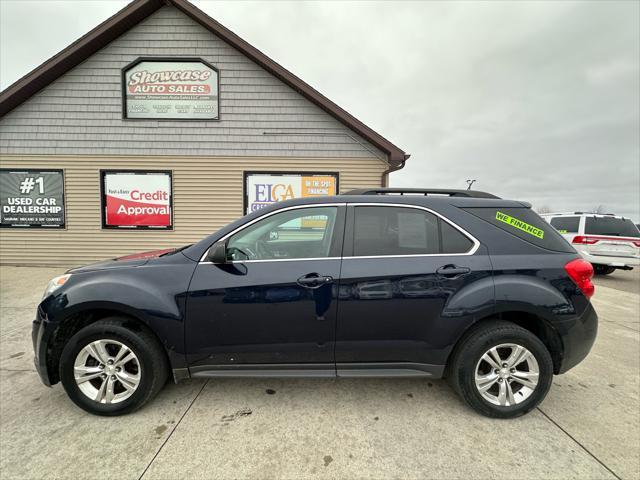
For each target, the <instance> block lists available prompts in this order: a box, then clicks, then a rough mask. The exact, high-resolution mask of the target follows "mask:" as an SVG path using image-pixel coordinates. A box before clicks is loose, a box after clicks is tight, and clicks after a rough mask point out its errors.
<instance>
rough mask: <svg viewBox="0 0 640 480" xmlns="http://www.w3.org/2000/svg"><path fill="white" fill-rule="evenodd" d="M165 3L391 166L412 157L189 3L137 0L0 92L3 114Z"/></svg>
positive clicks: (171, 0) (0, 111)
mask: <svg viewBox="0 0 640 480" xmlns="http://www.w3.org/2000/svg"><path fill="white" fill-rule="evenodd" d="M164 5H171V6H174V7H176V8H177V9H178V10H180V11H181V12H183V13H185V14H186V15H187V16H189V17H191V18H192V19H193V20H195V21H196V22H198V23H199V24H200V25H202V26H203V27H205V28H207V29H208V30H209V31H210V32H211V33H213V34H214V35H216V36H218V37H219V38H221V39H222V40H224V41H225V42H227V43H228V44H229V45H231V46H232V47H234V48H235V49H236V50H238V51H240V52H241V53H242V54H244V55H245V56H247V57H248V58H250V59H251V60H253V61H254V62H255V63H257V64H258V65H259V66H261V67H262V68H264V69H265V70H266V71H268V72H269V73H271V74H272V75H273V76H275V77H276V78H278V79H280V80H281V81H283V82H284V83H285V84H287V85H289V86H290V87H291V88H293V89H294V90H295V91H297V92H298V93H300V94H301V95H302V96H304V97H305V98H307V99H308V100H309V101H311V102H313V103H314V104H316V105H317V106H318V107H320V108H321V109H322V110H324V111H325V112H327V113H328V114H330V115H331V116H333V117H335V118H336V119H337V120H339V121H340V122H342V123H343V124H344V125H346V126H347V127H348V128H350V129H351V130H353V131H354V132H356V133H358V134H359V135H360V136H362V137H363V138H365V139H366V140H368V141H369V142H370V143H372V144H373V145H375V146H376V147H378V148H379V149H380V150H382V151H383V152H385V153H387V154H388V155H389V163H390V164H391V165H392V166H397V167H400V166H401V165H403V164H404V162H405V160H406V159H407V158H409V155H408V154H405V153H404V151H402V150H401V149H400V148H398V147H397V146H395V145H394V144H393V143H391V142H390V141H389V140H387V139H386V138H384V137H383V136H382V135H380V134H379V133H377V132H375V131H374V130H372V129H371V128H369V127H368V126H366V125H365V124H364V123H362V122H361V121H360V120H358V119H357V118H355V117H354V116H353V115H351V114H350V113H349V112H347V111H346V110H344V109H343V108H341V107H339V106H338V105H336V104H335V103H333V102H332V101H331V100H329V99H328V98H327V97H325V96H324V95H322V94H321V93H320V92H318V91H317V90H316V89H314V88H313V87H312V86H310V85H309V84H308V83H306V82H304V81H303V80H301V79H300V78H298V77H297V76H295V75H294V74H293V73H291V72H290V71H289V70H287V69H286V68H284V67H283V66H282V65H280V64H278V63H277V62H275V61H274V60H272V59H271V58H269V57H268V56H266V55H265V54H264V53H262V52H261V51H260V50H258V49H257V48H255V47H254V46H252V45H250V44H249V43H247V42H246V41H245V40H243V39H242V38H240V37H239V36H238V35H236V34H235V33H233V32H232V31H231V30H229V29H228V28H226V27H225V26H223V25H221V24H220V23H218V22H217V21H215V20H214V19H213V18H211V17H210V16H208V15H207V14H206V13H204V12H203V11H202V10H200V9H199V8H197V7H195V6H194V5H192V4H191V3H189V2H188V1H187V0H134V1H133V2H131V3H130V4H129V5H127V6H126V7H125V8H123V9H122V10H120V11H119V12H118V13H116V14H115V15H113V16H112V17H111V18H109V19H107V20H106V21H104V22H103V23H101V24H100V25H98V26H97V27H96V28H94V29H93V30H91V31H90V32H89V33H87V34H86V35H84V36H82V37H81V38H79V39H78V40H76V41H75V42H73V43H72V44H71V45H69V46H68V47H67V48H65V49H64V50H62V51H60V52H59V53H57V54H56V55H54V56H53V57H51V58H50V59H49V60H47V61H46V62H44V63H43V64H42V65H40V66H39V67H36V68H35V69H34V70H32V71H31V72H29V73H28V74H26V75H25V76H24V77H22V78H21V79H19V80H18V81H16V82H15V83H14V84H12V85H10V86H9V87H7V88H6V89H5V90H4V91H2V92H1V93H0V116H3V115H5V114H6V113H8V112H10V111H11V110H13V109H14V108H16V107H17V106H18V105H20V104H21V103H23V102H24V101H26V100H27V99H28V98H30V97H31V96H32V95H34V94H35V93H37V92H39V91H40V90H42V89H43V88H44V87H46V86H47V85H49V84H50V83H52V82H53V81H54V80H56V79H57V78H58V77H60V76H61V75H63V74H64V73H66V72H68V71H69V70H71V69H72V68H73V67H75V66H76V65H78V64H80V63H81V62H83V61H84V60H86V59H87V58H89V57H90V56H91V55H93V54H94V53H95V52H97V51H98V50H100V49H101V48H102V47H104V46H105V45H107V44H108V43H109V42H111V41H112V40H114V39H116V38H117V37H119V36H120V35H122V34H123V33H125V32H126V31H127V30H129V29H130V28H132V27H134V26H135V25H137V24H138V23H139V22H141V21H142V20H144V19H145V18H146V17H148V16H149V15H151V14H152V13H154V12H155V11H156V10H158V9H160V8H161V7H163V6H164Z"/></svg>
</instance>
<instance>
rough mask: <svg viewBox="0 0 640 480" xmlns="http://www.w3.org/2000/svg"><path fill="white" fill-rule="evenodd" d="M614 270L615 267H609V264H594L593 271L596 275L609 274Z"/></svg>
mask: <svg viewBox="0 0 640 480" xmlns="http://www.w3.org/2000/svg"><path fill="white" fill-rule="evenodd" d="M615 271H616V268H615V267H610V266H609V265H594V266H593V273H595V274H596V275H610V274H612V273H613V272H615Z"/></svg>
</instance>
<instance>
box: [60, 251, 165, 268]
mask: <svg viewBox="0 0 640 480" xmlns="http://www.w3.org/2000/svg"><path fill="white" fill-rule="evenodd" d="M174 250H176V249H175V248H165V249H162V250H152V251H149V252H140V253H134V254H131V255H125V256H124V257H118V258H112V259H110V260H103V261H101V262H97V263H92V264H90V265H84V266H82V267H75V268H72V269H71V270H69V271H68V272H67V273H84V272H95V271H96V270H109V269H114V268H130V267H140V266H142V265H145V264H146V263H147V262H149V260H150V259H152V258H157V257H159V256H160V255H163V254H165V253H169V252H173V251H174Z"/></svg>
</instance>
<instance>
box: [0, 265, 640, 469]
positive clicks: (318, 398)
mask: <svg viewBox="0 0 640 480" xmlns="http://www.w3.org/2000/svg"><path fill="white" fill-rule="evenodd" d="M63 270H64V269H63V268H28V267H0V290H1V298H0V477H1V478H3V479H13V478H26V479H35V478H70V479H71V478H73V479H83V478H97V477H102V476H106V478H121V479H138V478H144V479H146V480H148V479H174V478H260V479H263V478H296V479H298V478H350V479H351V478H380V479H382V478H385V479H386V478H421V479H423V478H519V479H527V478H531V479H533V478H562V479H566V478H590V479H591V478H594V479H595V478H597V479H600V478H624V479H627V478H628V479H635V478H640V448H639V447H640V399H639V390H640V276H639V275H638V273H637V271H636V272H616V273H614V274H613V275H612V276H610V277H607V278H603V279H598V280H597V281H596V283H597V284H598V287H597V290H596V295H595V297H594V299H593V302H594V304H595V306H596V308H597V311H598V313H599V315H600V330H599V335H598V338H597V341H596V344H595V346H594V349H593V350H592V352H591V354H590V355H589V357H588V358H587V359H586V361H584V362H583V363H582V364H581V365H579V366H578V367H576V368H575V369H573V370H571V371H570V372H569V373H567V374H565V375H562V376H558V377H555V379H554V385H553V387H552V389H551V391H550V393H549V396H548V397H547V399H546V400H545V401H544V403H543V404H542V405H541V407H540V408H539V409H536V410H534V411H533V412H531V413H530V414H529V415H527V416H526V417H524V418H519V419H516V420H509V421H500V420H490V419H486V418H483V417H480V416H479V415H477V414H475V413H474V412H472V411H471V410H469V409H468V408H466V407H465V406H464V405H463V404H462V402H461V401H460V400H458V398H457V397H456V395H454V393H453V392H452V391H451V390H450V389H449V388H448V386H447V385H446V383H445V382H443V381H427V380H422V379H340V380H326V379H323V380H320V379H318V380H297V379H288V380H270V379H220V380H209V381H204V380H199V381H187V382H184V383H181V384H179V385H174V384H168V385H167V387H166V388H165V389H164V390H163V391H162V392H161V394H160V395H159V396H158V397H157V398H156V399H155V400H154V401H153V402H152V403H151V404H149V405H148V406H147V407H146V408H143V409H142V410H141V411H139V412H137V413H135V414H133V415H129V416H125V417H118V418H102V417H95V416H92V415H89V414H87V413H85V412H84V411H82V410H80V409H78V408H77V407H75V406H74V405H73V404H72V403H71V401H69V400H68V399H67V397H66V395H65V393H64V390H63V389H62V387H61V386H60V385H56V386H55V387H54V388H51V389H49V388H46V387H44V386H43V385H42V384H41V383H40V381H39V379H38V377H37V374H36V372H35V370H34V368H33V364H32V347H31V337H30V335H31V333H30V329H31V319H32V317H33V314H34V311H35V307H36V305H37V302H38V301H39V299H40V296H41V294H42V290H43V289H44V287H45V284H46V282H47V281H48V280H49V278H50V277H53V276H54V275H56V274H59V273H60V272H62V271H63Z"/></svg>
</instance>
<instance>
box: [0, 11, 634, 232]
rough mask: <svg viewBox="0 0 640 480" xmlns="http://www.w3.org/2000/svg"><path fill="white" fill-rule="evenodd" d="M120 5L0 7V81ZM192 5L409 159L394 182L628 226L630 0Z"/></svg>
mask: <svg viewBox="0 0 640 480" xmlns="http://www.w3.org/2000/svg"><path fill="white" fill-rule="evenodd" d="M126 3H127V2H126V1H117V0H114V1H83V0H75V1H55V0H47V1H34V0H0V17H1V23H0V30H1V33H0V35H1V37H0V58H1V62H0V67H1V68H0V87H2V88H5V87H7V86H8V85H10V84H11V83H12V82H14V81H15V80H16V79H18V78H19V77H21V76H22V75H24V74H25V73H27V72H28V71H30V70H31V69H32V68H34V67H35V66H37V65H38V64H40V63H41V62H43V61H44V60H46V59H47V58H49V57H50V56H51V55H53V54H55V53H56V52H58V51H59V50H61V49H62V48H64V47H66V46H67V45H68V44H69V43H71V42H72V41H73V40H75V39H76V38H78V37H79V36H81V35H82V34H84V33H86V32H87V31H88V30H90V29H91V28H93V27H94V26H96V25H97V24H98V23H100V22H101V21H103V20H104V19H106V18H107V17H109V16H110V15H112V14H113V13H115V12H116V11H117V10H119V9H120V8H122V7H123V6H124V5H125V4H126ZM194 3H195V4H196V5H197V6H198V7H200V8H201V9H203V10H204V11H206V12H207V13H208V14H209V15H211V16H212V17H214V18H215V19H217V20H218V21H220V22H221V23H223V24H224V25H225V26H227V27H228V28H230V29H231V30H233V31H234V32H236V33H237V34H239V35H240V36H241V37H243V38H245V39H246V40H247V41H249V42H250V43H252V44H253V45H255V46H256V47H257V48H259V49H261V50H262V51H263V52H265V53H266V54H267V55H269V56H271V57H272V58H273V59H275V60H276V61H278V62H279V63H281V64H282V65H283V66H285V67H286V68H288V69H289V70H291V71H292V72H293V73H295V74H296V75H298V76H299V77H301V78H302V79H304V80H305V81H306V82H308V83H310V84H311V85H312V86H313V87H315V88H317V89H318V90H319V91H321V92H322V93H323V94H325V95H326V96H328V97H329V98H331V99H332V100H333V101H335V102H336V103H337V104H338V105H340V106H342V107H343V108H345V109H346V110H348V111H349V112H351V113H352V114H354V115H355V116H356V117H358V118H359V119H360V120H362V121H363V122H364V123H366V124H367V125H369V126H370V127H372V128H373V129H374V130H376V131H378V132H379V133H381V134H382V135H384V136H385V137H387V138H388V139H389V140H391V141H392V142H394V143H395V144H397V145H398V146H400V147H401V148H403V149H404V150H405V151H407V152H408V153H411V158H410V159H409V161H408V162H407V164H406V167H405V168H404V170H401V171H400V172H398V173H394V174H393V175H392V176H391V184H392V186H414V187H420V186H429V187H440V188H445V187H450V188H465V187H466V184H465V180H467V179H471V178H472V179H476V180H477V182H476V184H475V185H474V188H477V189H479V190H486V191H489V192H493V193H496V194H498V195H499V196H503V197H509V198H517V199H522V200H527V201H530V202H531V203H533V204H534V206H535V207H542V206H545V207H549V208H551V209H553V210H563V211H566V210H574V209H575V210H588V209H593V208H594V207H596V206H598V205H604V207H605V209H606V211H607V212H613V213H618V214H622V215H626V216H631V217H632V218H633V219H634V220H635V221H638V220H640V192H639V190H640V2H638V1H635V0H631V1H602V2H599V1H581V2H570V1H549V2H544V1H531V2H526V1H517V2H516V1H512V2H497V1H484V2H482V1H471V2H462V1H460V2H444V1H432V2H391V1H389V2H371V3H369V2H273V1H271V2H236V1H202V0H200V1H198V0H196V1H194ZM79 7H81V9H79Z"/></svg>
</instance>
